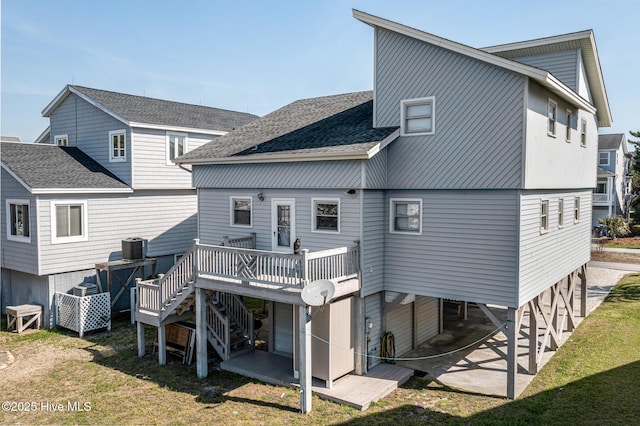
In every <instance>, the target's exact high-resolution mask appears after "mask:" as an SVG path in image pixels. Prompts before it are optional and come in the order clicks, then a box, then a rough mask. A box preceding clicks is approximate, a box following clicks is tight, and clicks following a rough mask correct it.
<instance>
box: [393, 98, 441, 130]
mask: <svg viewBox="0 0 640 426" xmlns="http://www.w3.org/2000/svg"><path fill="white" fill-rule="evenodd" d="M400 115H401V117H400V121H401V126H400V127H401V129H400V132H401V134H402V135H403V136H413V135H432V134H433V133H434V132H435V126H434V117H435V98H434V97H429V98H419V99H408V100H403V101H400Z"/></svg>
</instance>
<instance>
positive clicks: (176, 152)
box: [167, 132, 188, 166]
mask: <svg viewBox="0 0 640 426" xmlns="http://www.w3.org/2000/svg"><path fill="white" fill-rule="evenodd" d="M187 143H188V138H187V134H186V133H170V132H167V165H168V166H170V165H172V164H174V163H173V161H174V160H175V159H176V158H178V157H180V156H181V155H182V154H184V153H185V152H187V149H188V147H187Z"/></svg>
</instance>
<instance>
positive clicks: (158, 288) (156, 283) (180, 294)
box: [136, 233, 256, 326]
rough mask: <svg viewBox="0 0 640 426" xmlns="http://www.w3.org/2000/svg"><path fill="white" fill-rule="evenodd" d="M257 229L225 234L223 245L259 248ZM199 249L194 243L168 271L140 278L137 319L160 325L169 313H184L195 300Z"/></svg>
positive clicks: (173, 314) (179, 314) (176, 314)
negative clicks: (235, 235)
mask: <svg viewBox="0 0 640 426" xmlns="http://www.w3.org/2000/svg"><path fill="white" fill-rule="evenodd" d="M255 244H256V239H255V233H252V234H251V235H250V236H248V237H240V238H229V237H224V240H223V241H222V243H220V246H226V247H235V248H249V249H251V248H255ZM196 256H197V249H196V246H194V247H193V248H192V249H191V250H189V251H188V252H186V253H185V254H184V255H183V256H182V257H181V258H180V260H178V262H177V263H176V264H175V265H174V266H173V267H172V268H171V269H169V271H167V273H166V274H164V275H163V274H159V275H158V278H154V279H151V280H141V279H138V280H136V282H137V284H136V286H137V292H138V303H137V306H136V320H137V321H141V322H143V323H145V324H150V325H155V326H159V325H160V324H163V323H165V322H167V319H168V318H169V317H174V316H181V315H183V314H184V313H185V312H188V311H190V310H191V307H192V306H193V305H194V303H195V293H194V289H195V277H196V260H197V259H196Z"/></svg>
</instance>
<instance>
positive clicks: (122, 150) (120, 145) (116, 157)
mask: <svg viewBox="0 0 640 426" xmlns="http://www.w3.org/2000/svg"><path fill="white" fill-rule="evenodd" d="M126 160H127V131H126V130H114V131H111V132H109V161H126Z"/></svg>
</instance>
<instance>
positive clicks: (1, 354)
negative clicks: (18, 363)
mask: <svg viewBox="0 0 640 426" xmlns="http://www.w3.org/2000/svg"><path fill="white" fill-rule="evenodd" d="M15 360H16V358H15V357H14V356H13V354H12V353H11V352H9V351H8V350H7V349H2V348H0V370H2V369H3V368H7V367H8V366H10V365H11V364H13V363H14V362H15Z"/></svg>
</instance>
